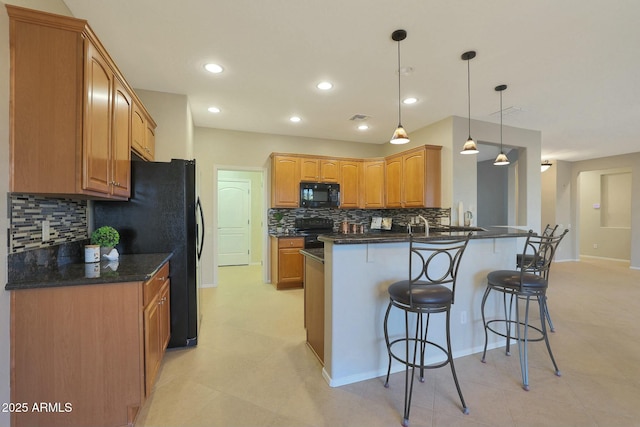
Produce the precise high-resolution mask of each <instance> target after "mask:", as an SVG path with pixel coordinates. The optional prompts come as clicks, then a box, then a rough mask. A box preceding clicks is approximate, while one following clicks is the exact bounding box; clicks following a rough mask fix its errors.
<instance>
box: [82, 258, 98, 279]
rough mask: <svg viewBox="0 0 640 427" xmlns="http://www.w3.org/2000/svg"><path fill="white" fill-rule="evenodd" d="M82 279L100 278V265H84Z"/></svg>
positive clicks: (96, 263)
mask: <svg viewBox="0 0 640 427" xmlns="http://www.w3.org/2000/svg"><path fill="white" fill-rule="evenodd" d="M84 277H87V278H89V279H95V278H97V277H100V263H99V262H92V263H87V264H85V265H84Z"/></svg>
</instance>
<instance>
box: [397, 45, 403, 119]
mask: <svg viewBox="0 0 640 427" xmlns="http://www.w3.org/2000/svg"><path fill="white" fill-rule="evenodd" d="M400 98H401V96H400V40H398V125H402V109H401V108H400Z"/></svg>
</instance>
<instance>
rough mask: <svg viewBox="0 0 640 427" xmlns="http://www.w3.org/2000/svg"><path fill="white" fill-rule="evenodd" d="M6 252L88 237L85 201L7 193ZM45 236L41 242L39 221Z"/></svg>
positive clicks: (22, 250) (37, 247) (26, 249)
mask: <svg viewBox="0 0 640 427" xmlns="http://www.w3.org/2000/svg"><path fill="white" fill-rule="evenodd" d="M8 198H9V200H8V206H9V224H10V228H9V248H8V249H9V254H15V253H19V252H24V251H28V250H31V249H40V248H46V247H50V246H55V245H60V244H62V243H66V242H74V241H78V240H84V239H87V238H88V226H87V201H86V200H79V199H65V198H50V197H42V196H34V195H30V194H17V193H9V195H8ZM45 220H46V221H49V227H50V232H49V239H48V240H46V241H44V242H43V241H42V221H45Z"/></svg>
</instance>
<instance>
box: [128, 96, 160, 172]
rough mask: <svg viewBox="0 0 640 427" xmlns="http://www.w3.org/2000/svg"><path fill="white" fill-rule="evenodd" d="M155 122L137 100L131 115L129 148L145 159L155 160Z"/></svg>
mask: <svg viewBox="0 0 640 427" xmlns="http://www.w3.org/2000/svg"><path fill="white" fill-rule="evenodd" d="M155 128H156V123H155V122H154V121H153V119H152V118H151V116H149V115H148V114H147V112H146V111H145V110H144V108H142V107H141V106H140V105H139V104H138V103H137V102H134V103H133V112H132V115H131V149H132V150H133V151H134V152H135V153H136V154H138V155H139V156H140V157H142V158H143V159H145V160H148V161H150V162H152V161H154V160H155V149H156V135H155Z"/></svg>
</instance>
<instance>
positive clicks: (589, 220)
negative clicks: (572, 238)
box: [576, 168, 631, 260]
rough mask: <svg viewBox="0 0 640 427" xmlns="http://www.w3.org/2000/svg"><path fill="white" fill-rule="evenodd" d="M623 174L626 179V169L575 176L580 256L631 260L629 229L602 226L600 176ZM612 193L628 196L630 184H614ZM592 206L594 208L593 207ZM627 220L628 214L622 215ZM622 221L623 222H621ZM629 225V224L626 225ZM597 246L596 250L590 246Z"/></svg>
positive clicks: (587, 172) (628, 171)
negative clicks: (576, 179) (577, 189)
mask: <svg viewBox="0 0 640 427" xmlns="http://www.w3.org/2000/svg"><path fill="white" fill-rule="evenodd" d="M611 174H625V175H623V176H625V177H626V178H628V179H630V175H631V174H630V169H629V168H623V169H607V170H595V171H583V172H581V173H580V175H579V177H578V188H579V193H578V205H577V207H578V209H579V213H580V216H579V220H580V223H579V224H577V225H578V227H576V229H579V230H580V255H581V256H583V255H586V256H594V257H601V258H611V259H617V260H629V259H630V257H631V241H630V239H631V230H630V229H629V228H620V227H607V226H606V224H604V223H603V217H602V216H603V214H604V212H603V209H606V206H605V203H604V200H603V198H602V197H603V194H602V187H601V182H602V178H603V177H604V176H608V175H611ZM616 191H619V192H621V193H622V194H625V196H626V197H625V198H630V197H631V187H630V181H629V180H627V181H626V185H618V186H617V188H616ZM595 205H598V207H597V208H596V207H595ZM622 214H623V215H625V216H626V220H629V218H628V214H629V212H622ZM625 222H626V221H625ZM629 225H630V224H629ZM594 245H595V246H597V247H594Z"/></svg>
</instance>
